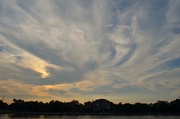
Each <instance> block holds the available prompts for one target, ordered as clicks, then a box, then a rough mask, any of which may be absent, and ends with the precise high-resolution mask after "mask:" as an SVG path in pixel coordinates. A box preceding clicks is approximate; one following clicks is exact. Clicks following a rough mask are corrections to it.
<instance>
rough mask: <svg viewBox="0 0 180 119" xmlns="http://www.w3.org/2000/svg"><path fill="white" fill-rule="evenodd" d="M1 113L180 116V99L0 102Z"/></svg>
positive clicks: (17, 100) (14, 100) (15, 100)
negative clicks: (134, 101)
mask: <svg viewBox="0 0 180 119" xmlns="http://www.w3.org/2000/svg"><path fill="white" fill-rule="evenodd" d="M0 112H37V113H41V112H43V113H59V114H119V115H123V114H167V115H168V114H178V115H179V114H180V98H179V99H175V100H173V101H171V102H168V101H157V102H156V103H150V104H147V103H140V102H137V103H134V104H130V103H125V104H122V103H118V104H115V103H113V102H111V101H109V100H106V99H97V100H95V101H87V102H85V103H84V104H81V103H79V101H77V100H72V101H70V102H61V101H59V100H51V101H50V102H46V103H44V102H41V101H24V100H21V99H13V102H12V103H11V104H7V103H5V102H3V101H2V100H0Z"/></svg>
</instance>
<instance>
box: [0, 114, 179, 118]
mask: <svg viewBox="0 0 180 119" xmlns="http://www.w3.org/2000/svg"><path fill="white" fill-rule="evenodd" d="M0 119H180V116H88V115H87V116H45V115H39V116H38V115H34V116H33V115H31V116H11V115H8V114H1V115H0Z"/></svg>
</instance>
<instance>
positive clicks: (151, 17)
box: [0, 0, 180, 103]
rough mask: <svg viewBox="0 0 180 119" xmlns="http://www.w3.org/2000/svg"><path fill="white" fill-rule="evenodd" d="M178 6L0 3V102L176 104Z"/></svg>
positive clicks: (48, 0)
mask: <svg viewBox="0 0 180 119" xmlns="http://www.w3.org/2000/svg"><path fill="white" fill-rule="evenodd" d="M179 6H180V1H179V0H133V1H132V0H0V96H3V95H4V96H5V97H6V98H5V99H6V101H8V102H11V101H12V99H13V98H20V99H24V100H42V101H50V100H62V101H70V100H72V99H77V100H79V101H80V102H84V101H88V100H94V99H97V98H106V99H109V100H111V101H113V102H116V103H118V102H130V103H131V102H155V101H157V100H173V99H176V98H178V97H179V96H180V47H179V46H180V14H179V11H180V7H179Z"/></svg>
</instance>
